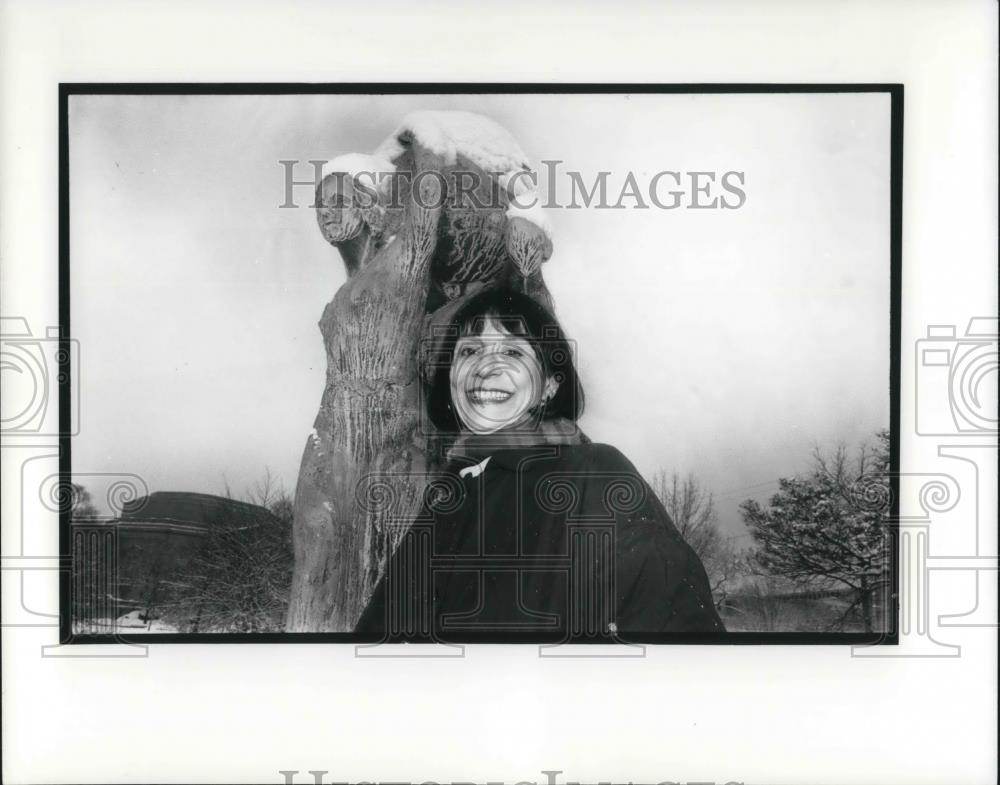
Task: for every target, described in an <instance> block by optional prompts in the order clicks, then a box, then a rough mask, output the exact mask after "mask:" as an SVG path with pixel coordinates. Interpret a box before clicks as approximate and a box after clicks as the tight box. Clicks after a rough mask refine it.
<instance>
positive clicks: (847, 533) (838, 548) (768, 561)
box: [740, 431, 891, 632]
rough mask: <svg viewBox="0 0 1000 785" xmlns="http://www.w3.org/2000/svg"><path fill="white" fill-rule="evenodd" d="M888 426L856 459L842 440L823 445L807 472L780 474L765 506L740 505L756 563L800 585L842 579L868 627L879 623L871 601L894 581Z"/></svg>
mask: <svg viewBox="0 0 1000 785" xmlns="http://www.w3.org/2000/svg"><path fill="white" fill-rule="evenodd" d="M889 479H890V477H889V433H888V431H880V432H879V433H878V435H877V441H876V444H875V445H874V446H871V445H867V444H865V445H862V446H861V447H860V448H859V449H858V452H857V457H856V458H855V459H854V460H851V458H850V456H849V453H848V450H847V449H846V447H845V446H843V445H840V446H838V447H837V448H835V450H834V451H833V453H832V454H831V455H826V454H824V453H823V452H822V451H821V450H819V448H817V449H815V450H814V453H813V469H812V471H811V472H810V473H809V474H807V475H806V476H798V477H792V478H782V479H780V480H779V490H778V492H777V493H776V494H774V495H773V496H772V497H771V499H770V502H769V503H768V505H767V506H762V505H760V504H758V503H757V502H756V501H754V500H752V499H751V500H747V501H745V502H743V504H742V505H740V509H741V511H742V514H743V519H744V521H745V522H746V524H747V526H748V527H749V528H750V531H751V533H752V534H753V537H754V539H755V540H756V542H757V544H758V551H757V555H756V560H757V563H758V564H759V565H760V567H761V568H762V570H763V571H764V572H765V573H767V574H770V575H774V576H781V577H784V578H789V579H791V580H793V581H795V582H797V583H799V584H802V585H816V584H820V585H822V584H831V583H832V584H841V585H843V586H847V587H849V588H851V589H853V590H854V591H855V592H856V599H855V601H854V602H853V603H852V604H851V605H850V607H848V609H847V611H845V616H846V614H847V613H849V612H850V611H851V610H853V608H854V607H856V606H860V607H861V611H862V616H863V620H864V625H865V630H866V631H869V632H870V631H871V630H872V629H873V627H874V624H875V620H874V618H873V611H874V606H873V600H874V598H875V597H876V596H877V595H878V594H879V593H880V592H881V591H882V590H883V589H885V587H886V586H887V583H888V580H889V566H890V565H889V555H890V550H889V548H888V544H889V530H888V525H887V524H888V512H889V500H890V496H891V489H890V486H889Z"/></svg>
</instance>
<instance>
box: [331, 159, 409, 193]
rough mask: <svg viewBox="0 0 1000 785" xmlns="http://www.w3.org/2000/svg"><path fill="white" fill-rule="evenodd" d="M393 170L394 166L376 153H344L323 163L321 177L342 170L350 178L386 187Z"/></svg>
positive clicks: (371, 185)
mask: <svg viewBox="0 0 1000 785" xmlns="http://www.w3.org/2000/svg"><path fill="white" fill-rule="evenodd" d="M395 171H396V167H395V166H394V165H393V164H392V162H391V161H388V160H386V159H385V158H384V157H381V156H379V155H378V154H375V155H365V154H364V153H346V154H344V155H338V156H337V157H336V158H334V159H333V160H332V161H327V162H326V163H325V164H324V165H323V177H326V176H327V175H330V174H333V173H335V172H343V173H345V174H348V175H350V176H351V178H352V179H354V180H357V181H358V182H360V183H364V184H365V185H368V186H370V187H372V188H376V189H377V188H382V189H384V188H387V187H388V184H389V181H390V179H391V178H390V177H389V176H388V175H389V174H391V173H392V172H395Z"/></svg>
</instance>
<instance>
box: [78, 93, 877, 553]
mask: <svg viewBox="0 0 1000 785" xmlns="http://www.w3.org/2000/svg"><path fill="white" fill-rule="evenodd" d="M414 109H466V110H470V111H474V112H481V113H483V114H486V115H488V116H489V117H492V118H493V119H495V120H496V121H498V122H499V123H500V124H501V125H503V126H504V127H505V128H507V129H508V130H509V131H510V132H511V133H512V134H513V135H514V137H515V138H516V139H517V140H518V141H519V142H520V145H521V147H522V148H523V149H524V151H525V152H526V153H527V154H528V156H529V157H530V158H531V159H532V160H533V161H534V162H535V163H536V164H537V163H538V162H540V161H541V160H546V159H548V160H555V159H558V160H561V161H563V162H564V163H563V164H562V170H563V171H568V170H575V171H579V172H580V173H581V175H582V176H583V178H584V180H585V181H588V182H589V181H591V180H593V178H594V177H596V176H597V173H598V172H600V171H609V172H610V173H611V175H610V176H609V178H608V183H609V191H610V192H611V193H612V199H616V198H617V191H618V189H620V187H621V185H622V183H623V182H624V179H625V176H626V174H627V172H629V171H633V172H634V173H635V175H636V179H637V181H638V182H639V184H640V186H643V187H644V186H645V185H646V184H648V182H649V180H650V179H651V178H652V177H653V175H655V174H656V173H657V172H659V171H663V170H672V171H680V172H682V173H683V172H690V171H714V172H718V173H720V174H721V173H723V172H726V171H731V170H732V171H739V172H743V173H744V185H743V190H744V191H745V193H746V200H745V204H744V205H743V206H742V207H741V208H740V209H735V210H721V209H706V210H694V209H686V208H684V207H681V208H679V209H675V210H662V209H657V208H655V207H653V208H651V209H647V210H642V209H623V210H598V209H578V210H567V209H561V210H559V209H553V210H549V211H548V212H549V213H550V215H549V217H550V221H551V224H552V227H553V233H554V244H555V252H554V254H553V257H552V259H551V260H550V261H549V262H548V263H547V264H546V265H545V268H544V272H545V277H546V280H547V282H548V286H549V289H550V290H551V292H552V294H553V296H554V298H555V301H556V305H557V309H558V316H559V318H560V320H561V321H562V323H563V326H564V327H565V328H566V331H567V332H568V334H569V335H570V337H571V338H572V339H573V340H574V341H575V342H576V346H577V354H578V360H579V364H580V368H581V373H582V380H583V383H584V386H585V389H586V394H587V411H586V414H585V415H584V417H583V419H582V420H581V426H582V428H583V429H584V431H585V432H586V433H587V434H588V435H589V436H590V437H591V438H592V439H594V440H595V441H601V442H608V443H611V444H614V445H615V446H617V447H618V448H619V449H621V450H622V452H624V453H625V455H626V456H628V457H629V458H630V459H631V460H632V461H633V462H634V463H635V464H636V466H637V467H638V468H639V470H640V471H641V472H642V473H643V474H645V475H646V476H647V478H651V476H652V474H653V473H654V472H656V471H657V470H660V469H664V470H668V471H670V470H677V471H679V472H682V473H687V472H693V473H695V474H696V475H697V476H698V478H699V479H700V480H701V481H702V482H703V483H704V484H705V485H706V486H707V487H708V488H710V489H711V490H712V491H713V492H714V493H715V495H716V497H717V502H718V507H719V512H720V517H721V520H722V523H723V525H724V526H725V528H726V530H727V532H729V533H731V534H732V535H733V536H737V537H739V536H742V534H743V531H744V530H743V526H742V524H741V522H740V519H739V514H738V511H737V504H738V503H739V502H740V501H741V500H743V499H745V498H748V497H753V498H758V499H765V498H767V496H768V495H769V494H770V493H772V492H773V491H774V489H775V487H776V480H777V478H778V477H781V476H789V475H792V474H795V473H797V472H800V471H803V470H805V469H807V468H808V464H809V460H810V452H811V450H812V447H813V445H814V444H815V443H819V444H821V445H830V446H832V445H833V444H835V443H836V442H838V441H845V442H847V443H848V444H849V445H853V444H856V443H857V442H859V441H860V440H863V439H867V438H869V437H870V436H871V435H872V434H873V433H874V432H875V431H876V430H877V429H879V428H882V427H888V423H889V304H890V303H889V116H890V115H889V97H888V96H887V95H883V94H857V95H854V94H829V95H823V94H820V95H729V96H727V95H631V96H627V95H614V96H595V95H587V96H565V95H537V96H518V95H506V96H504V95H500V96H435V95H427V96H261V97H235V96H233V97H230V96H74V97H71V99H70V136H71V143H70V178H71V180H70V181H71V292H72V316H71V318H72V334H73V337H75V338H76V339H78V340H79V341H80V352H81V373H80V393H81V407H80V409H81V422H80V434H79V436H77V437H76V438H75V439H74V442H73V467H74V471H75V472H77V473H81V474H89V473H104V472H109V473H115V472H128V473H134V474H138V475H140V476H141V477H142V478H143V479H144V480H145V482H146V483H147V485H148V487H149V489H150V490H151V491H156V490H191V491H201V492H206V493H219V492H221V491H222V490H223V488H224V484H225V482H226V481H228V483H229V485H230V486H231V487H232V489H233V490H234V491H235V492H237V493H239V492H241V491H242V490H243V489H244V488H246V487H247V486H249V485H250V484H252V483H253V482H254V481H255V480H257V479H259V478H260V477H261V475H262V474H263V472H264V469H265V467H269V468H270V469H271V470H272V472H273V473H274V474H275V475H276V476H277V477H278V478H279V479H280V480H281V481H282V483H283V484H284V485H285V486H286V487H287V488H288V489H289V490H292V489H294V486H295V480H296V476H297V472H298V467H299V460H300V457H301V453H302V447H303V444H304V441H305V439H306V436H307V435H308V434H309V433H310V432H311V430H312V422H313V418H314V417H315V415H316V411H317V407H318V405H319V400H320V395H321V393H322V389H323V379H324V372H325V359H324V351H323V344H322V339H321V336H320V333H319V329H318V326H317V322H318V321H319V318H320V315H321V313H322V310H323V307H324V305H325V304H326V303H327V302H328V301H329V300H330V299H331V298H332V296H333V294H334V292H335V291H336V290H337V288H338V287H339V286H340V285H341V284H342V283H343V281H344V280H345V272H344V268H343V264H342V262H341V260H340V257H339V254H338V253H337V251H336V250H335V249H334V248H332V247H331V246H329V245H328V244H327V243H326V242H325V241H324V240H323V238H322V236H321V235H320V233H319V230H318V229H317V227H316V222H315V216H314V214H313V211H312V210H310V209H307V207H306V205H308V204H309V200H310V194H309V190H310V189H308V188H300V189H298V192H297V193H298V198H299V201H300V204H301V205H303V206H302V207H301V209H279V207H278V205H279V204H281V203H282V201H283V198H284V184H283V169H282V167H281V166H280V165H279V163H278V161H279V160H282V159H298V160H301V161H303V162H306V161H308V160H309V159H329V158H332V157H334V156H336V155H340V154H342V153H346V152H371V151H372V150H374V148H375V147H376V146H377V145H378V144H379V143H380V142H381V141H382V140H383V138H384V137H385V136H386V135H387V134H389V133H390V132H391V131H392V130H393V129H394V128H395V126H396V125H397V124H398V122H399V121H400V120H401V119H402V117H403V116H404V115H405V114H406V113H407V112H409V111H412V110H414ZM297 172H298V174H299V176H300V179H307V178H309V177H310V176H311V169H310V167H309V166H308V165H307V164H305V163H303V165H302V166H300V167H299V168H298V170H297ZM542 174H543V177H542V180H543V183H544V180H545V178H544V172H542ZM567 182H568V181H564V180H560V181H559V184H558V186H557V187H558V188H559V191H558V193H560V194H566V195H567V197H568V193H569V191H568V188H567ZM668 184H669V181H668ZM666 187H667V185H661V188H663V189H666ZM717 194H722V192H721V191H714V192H713V194H712V195H713V196H714V195H717ZM726 196H727V198H729V199H730V200H732V198H733V197H732V196H731V195H726ZM685 201H687V199H686V200H685ZM628 203H629V204H631V203H632V202H628ZM91 484H92V485H93V487H94V490H95V491H96V494H95V495H97V496H98V499H97V501H98V503H99V505H100V504H101V502H102V499H101V498H100V494H101V492H102V489H101V487H100V483H99V482H98V481H96V480H92V481H91Z"/></svg>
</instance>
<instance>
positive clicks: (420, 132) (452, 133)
mask: <svg viewBox="0 0 1000 785" xmlns="http://www.w3.org/2000/svg"><path fill="white" fill-rule="evenodd" d="M406 132H409V133H410V134H412V135H413V136H414V137H415V138H416V139H418V140H419V141H420V143H421V144H422V145H423V146H424V147H426V148H427V149H429V150H431V151H432V152H435V153H437V154H439V155H441V156H442V157H443V158H444V161H445V163H446V164H454V163H455V162H456V161H457V160H458V155H459V153H461V154H462V155H463V156H465V157H466V158H468V159H469V160H471V161H472V162H473V163H474V164H476V166H478V167H480V168H481V169H483V170H485V171H487V172H513V171H516V170H519V169H524V168H529V167H528V157H527V156H526V155H525V154H524V151H523V150H521V147H520V145H518V143H517V141H516V140H515V139H514V137H513V136H511V134H510V132H509V131H508V130H507V129H506V128H503V127H502V126H501V125H499V124H498V123H497V122H495V121H494V120H491V119H490V118H488V117H484V116H483V115H481V114H475V113H473V112H463V111H457V110H454V111H433V110H421V111H417V112H410V114H408V115H406V117H404V118H403V122H402V123H400V125H399V127H398V128H397V129H396V130H395V131H394V132H393V134H392V135H391V136H390V137H389V138H387V139H386V140H385V141H384V142H382V144H381V145H379V148H378V149H377V150H376V151H375V156H376V157H379V158H383V159H387V160H390V161H391V160H393V159H394V158H396V156H398V155H400V154H401V153H402V152H403V150H404V148H403V146H402V145H401V144H400V143H399V136H400V135H401V134H403V133H406Z"/></svg>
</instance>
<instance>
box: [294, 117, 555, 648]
mask: <svg viewBox="0 0 1000 785" xmlns="http://www.w3.org/2000/svg"><path fill="white" fill-rule="evenodd" d="M400 141H401V142H403V141H404V138H403V137H402V136H401V137H400ZM405 145H406V150H405V152H404V153H403V154H402V155H401V156H400V157H399V158H397V159H396V160H395V161H394V162H393V163H394V164H395V166H396V171H397V173H406V174H408V175H409V182H414V177H415V175H416V174H417V173H419V172H422V171H432V170H433V171H436V172H440V173H441V174H442V175H444V182H446V183H447V187H448V196H451V190H452V188H453V186H454V173H455V171H457V170H458V168H462V169H463V170H465V171H467V170H468V169H469V168H470V164H469V162H468V161H464V160H463V159H462V158H461V156H459V160H458V162H457V163H453V164H450V165H445V162H444V161H443V160H442V158H441V157H440V156H439V155H437V154H436V153H432V152H430V151H428V150H427V149H425V148H424V147H422V146H421V145H420V144H419V142H418V140H416V139H413V138H407V139H405ZM478 172H479V174H480V175H481V176H482V179H481V182H480V183H479V186H478V189H477V194H478V195H482V194H483V193H485V192H487V191H489V190H490V189H491V188H492V189H493V190H494V191H495V190H496V186H495V180H491V179H490V177H489V176H488V175H487V174H486V173H484V172H482V170H478ZM343 180H344V178H343V176H341V177H340V179H335V178H333V177H331V176H328V177H327V178H326V179H324V181H323V183H322V184H321V185H320V187H319V189H320V194H319V199H318V200H317V203H318V204H319V205H320V208H319V211H318V214H317V217H318V220H319V223H320V228H321V231H322V232H323V234H324V236H325V237H326V239H327V240H328V241H330V242H331V243H332V244H334V245H335V246H336V247H337V248H338V250H340V252H341V256H342V258H343V260H344V262H345V263H346V266H347V270H348V276H349V277H348V280H347V281H346V282H345V283H344V285H343V286H342V287H341V288H340V289H339V290H338V291H337V293H336V295H335V296H334V298H333V301H332V302H330V303H329V304H328V305H327V306H326V308H325V309H324V312H323V316H322V318H321V320H320V323H319V326H320V330H321V332H322V334H323V339H324V342H325V345H326V355H327V374H326V383H325V389H324V391H323V396H322V400H321V403H320V408H319V413H318V415H317V417H316V420H315V423H314V424H315V432H314V434H313V435H312V436H311V437H309V439H308V440H307V443H306V446H305V450H304V452H303V456H302V463H301V468H300V470H299V480H298V485H297V487H296V493H295V505H294V507H295V511H294V526H293V536H294V550H295V570H294V574H293V577H292V586H291V596H290V602H289V608H288V617H287V622H286V629H287V630H288V631H290V632H349V631H350V630H352V629H353V628H354V625H355V623H356V622H357V619H358V617H359V616H360V614H361V612H362V611H363V610H364V607H365V603H366V602H367V600H368V597H369V595H370V593H371V590H372V588H373V587H374V585H375V583H376V582H377V580H378V578H379V577H380V575H381V571H382V570H383V568H384V564H385V561H386V559H387V557H388V556H389V555H390V554H391V552H392V550H393V549H394V548H395V546H396V544H398V542H399V541H400V539H401V538H402V535H403V533H404V531H405V527H406V525H408V523H409V521H410V520H412V518H413V516H414V515H415V513H416V512H417V509H418V507H419V505H420V503H421V497H422V493H423V491H424V488H425V486H426V482H427V475H428V473H429V472H431V471H432V470H433V468H434V466H433V462H432V460H431V459H430V457H429V451H428V444H429V437H433V436H434V434H432V433H428V431H427V430H426V429H424V428H421V427H420V426H421V424H422V423H423V422H425V421H426V418H424V417H422V416H421V413H420V411H419V407H420V405H421V394H420V368H419V365H418V355H419V350H420V342H421V339H422V337H423V336H424V335H425V333H426V329H427V326H428V324H429V320H430V316H431V314H432V313H433V311H434V310H436V309H438V308H440V307H441V306H444V305H447V304H448V301H449V300H454V299H455V298H457V297H460V296H462V294H463V292H466V291H468V290H469V287H470V286H473V285H475V286H481V285H490V284H493V283H496V282H498V281H501V280H504V279H505V277H506V276H507V274H508V273H509V271H510V269H511V268H512V266H513V265H512V264H511V262H512V261H513V262H517V263H518V265H517V269H524V270H527V271H528V272H529V273H530V275H529V274H528V273H525V277H524V280H523V286H524V288H525V290H526V291H529V293H532V294H534V295H535V296H536V297H538V298H539V299H542V300H546V301H547V300H548V293H547V291H546V290H545V287H544V283H542V281H541V274H540V271H539V270H538V267H539V265H540V262H541V261H544V260H545V259H547V258H548V255H549V254H550V253H551V244H550V243H549V242H548V240H547V238H545V239H539V238H538V237H535V236H534V235H532V234H531V232H530V231H528V232H527V235H526V232H525V231H524V230H525V227H519V229H520V231H519V232H518V233H517V239H518V242H517V243H516V244H515V245H516V247H514V248H512V247H511V245H512V243H511V240H510V236H511V234H512V232H511V230H510V227H509V225H510V224H515V223H519V221H515V220H509V221H508V220H507V218H506V216H505V208H506V204H507V202H506V197H504V198H503V199H502V200H501V201H500V203H498V204H494V205H493V206H492V207H489V206H488V207H483V206H482V203H481V202H477V203H474V204H469V203H459V204H453V203H451V202H450V201H448V200H446V199H442V198H440V195H438V194H437V191H438V190H439V186H440V183H441V180H440V179H439V178H437V177H424V178H422V179H421V180H420V186H419V190H420V197H421V198H420V199H414V198H413V197H414V194H413V193H410V189H409V182H405V180H404V181H403V187H402V188H401V189H400V192H399V195H400V197H401V199H400V200H398V201H399V203H400V204H402V205H405V207H399V206H398V205H391V204H390V205H388V206H386V205H385V204H382V203H381V202H380V203H379V204H375V205H370V204H363V203H362V200H361V199H360V198H359V196H360V191H359V190H355V189H354V187H353V186H352V182H353V181H352V180H351V179H350V178H347V182H346V183H344V182H343ZM380 199H381V197H380ZM418 202H419V203H418ZM470 219H473V220H470ZM524 223H527V222H524ZM470 227H471V229H470ZM529 229H530V227H529ZM525 236H527V237H528V241H527V242H525ZM505 239H506V240H507V243H506V244H505V243H504V240H505ZM470 262H473V263H471V264H470ZM456 270H461V273H462V277H461V278H458V279H456V278H455V277H454V275H451V277H449V275H450V274H451V273H452V271H456Z"/></svg>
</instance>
